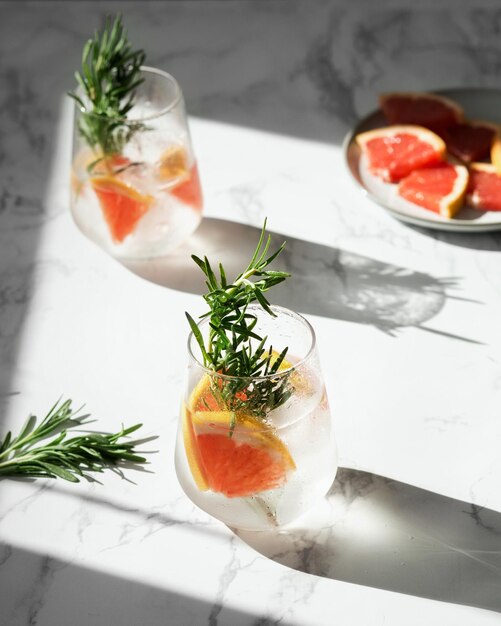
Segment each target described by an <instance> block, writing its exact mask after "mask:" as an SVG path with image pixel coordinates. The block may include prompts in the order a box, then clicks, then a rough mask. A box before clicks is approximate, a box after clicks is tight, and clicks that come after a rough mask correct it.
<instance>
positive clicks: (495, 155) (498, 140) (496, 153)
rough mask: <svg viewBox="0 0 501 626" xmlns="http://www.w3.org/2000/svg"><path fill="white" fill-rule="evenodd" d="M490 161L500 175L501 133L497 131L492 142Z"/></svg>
mask: <svg viewBox="0 0 501 626" xmlns="http://www.w3.org/2000/svg"><path fill="white" fill-rule="evenodd" d="M491 162H492V164H493V165H494V167H495V168H496V172H497V173H498V174H499V175H500V176H501V134H500V132H499V131H498V132H497V133H496V135H495V137H494V141H493V142H492V148H491Z"/></svg>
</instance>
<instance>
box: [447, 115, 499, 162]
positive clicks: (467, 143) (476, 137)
mask: <svg viewBox="0 0 501 626" xmlns="http://www.w3.org/2000/svg"><path fill="white" fill-rule="evenodd" d="M496 134H497V127H496V126H495V124H490V123H489V122H475V121H472V122H463V123H461V124H457V125H456V126H451V127H450V128H448V129H446V130H445V131H444V132H443V134H442V138H443V139H444V141H445V144H446V146H447V150H448V152H449V153H450V154H451V155H452V156H454V157H456V158H457V159H460V160H461V161H463V162H464V163H471V162H473V161H481V160H482V159H486V158H488V157H489V155H490V153H491V149H492V145H493V141H494V139H495V137H496Z"/></svg>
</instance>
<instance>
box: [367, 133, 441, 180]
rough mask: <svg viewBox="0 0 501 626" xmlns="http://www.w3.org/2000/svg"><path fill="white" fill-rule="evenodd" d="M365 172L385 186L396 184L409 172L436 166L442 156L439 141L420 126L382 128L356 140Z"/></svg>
mask: <svg viewBox="0 0 501 626" xmlns="http://www.w3.org/2000/svg"><path fill="white" fill-rule="evenodd" d="M356 141H357V144H358V145H359V146H360V149H361V151H362V154H364V155H365V157H366V159H367V163H368V167H369V170H370V171H371V172H372V173H373V174H374V175H375V176H378V177H379V178H382V179H383V180H384V181H386V182H390V183H394V182H398V181H399V180H401V179H402V178H405V177H406V176H408V175H409V174H410V173H411V172H412V171H413V170H416V169H419V168H423V167H428V166H432V165H436V164H437V163H440V162H441V161H442V160H443V158H444V155H445V143H444V142H443V140H442V139H441V138H440V137H439V136H438V135H436V134H435V133H433V132H432V131H431V130H428V129H427V128H423V127H422V126H413V125H410V124H409V125H403V126H386V127H384V128H378V129H376V130H370V131H367V132H365V133H360V134H359V135H357V137H356Z"/></svg>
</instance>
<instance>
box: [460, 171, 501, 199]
mask: <svg viewBox="0 0 501 626" xmlns="http://www.w3.org/2000/svg"><path fill="white" fill-rule="evenodd" d="M466 201H467V203H468V205H469V206H471V207H473V208H475V209H482V210H484V211H501V176H500V175H499V174H498V172H497V170H496V167H495V166H494V165H493V164H492V163H472V164H471V165H470V180H469V183H468V189H467V192H466Z"/></svg>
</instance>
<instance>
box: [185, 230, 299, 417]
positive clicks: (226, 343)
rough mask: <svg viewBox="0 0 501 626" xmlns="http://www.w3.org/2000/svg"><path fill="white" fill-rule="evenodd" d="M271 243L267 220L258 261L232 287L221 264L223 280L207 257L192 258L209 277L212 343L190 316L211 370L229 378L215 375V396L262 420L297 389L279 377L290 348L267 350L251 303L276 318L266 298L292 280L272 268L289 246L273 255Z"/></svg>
mask: <svg viewBox="0 0 501 626" xmlns="http://www.w3.org/2000/svg"><path fill="white" fill-rule="evenodd" d="M270 243H271V236H270V235H268V237H266V220H265V222H264V226H263V228H262V231H261V236H260V238H259V242H258V244H257V247H256V250H255V252H254V254H253V256H252V259H251V260H250V262H249V264H248V266H247V268H246V269H245V270H244V271H243V272H242V273H241V274H239V275H238V276H237V278H236V279H235V281H234V282H232V283H228V281H227V277H226V273H225V270H224V268H223V266H222V264H221V263H220V264H219V277H217V276H216V273H215V272H214V271H213V269H212V267H211V264H210V262H209V260H208V259H207V257H204V259H203V260H202V259H200V258H199V257H197V256H195V255H192V259H193V260H194V261H195V263H196V264H197V265H198V266H199V267H200V269H201V270H202V272H203V273H204V274H205V276H206V278H207V280H206V285H207V289H208V292H207V293H206V294H205V295H204V299H205V301H206V302H207V304H208V305H209V311H207V313H205V314H203V315H202V316H201V317H200V319H201V320H204V319H206V318H208V320H209V332H208V336H207V338H206V341H204V337H203V335H202V333H201V331H200V328H199V326H198V324H197V323H196V321H195V320H194V319H193V318H192V317H191V315H190V314H189V313H186V317H187V319H188V322H189V324H190V327H191V330H192V332H193V335H194V337H195V338H196V340H197V343H198V345H199V347H200V350H201V353H202V358H203V362H204V365H205V367H208V368H210V369H212V370H214V371H215V372H217V373H218V374H223V375H224V376H214V377H212V379H211V384H212V393H213V395H214V396H215V397H216V398H217V399H218V401H219V403H220V404H221V405H222V406H224V407H226V408H227V410H229V411H233V412H239V411H245V412H246V413H250V414H252V415H255V416H257V417H259V418H261V419H266V416H267V415H268V413H269V412H270V411H272V410H273V409H275V408H277V407H278V406H280V405H282V404H284V403H285V402H286V401H287V400H288V399H289V397H290V396H291V393H292V391H293V389H292V386H291V384H290V381H289V376H288V375H287V374H286V373H285V374H282V373H281V375H280V376H273V375H274V374H276V373H277V372H278V370H279V368H280V366H281V365H282V363H283V361H284V358H285V355H286V354H287V350H288V348H284V349H283V350H282V352H281V353H280V354H277V353H276V352H275V351H274V350H273V346H272V345H270V346H267V341H268V337H261V336H260V335H259V334H258V333H257V332H256V329H255V327H256V324H257V321H258V320H257V316H256V315H255V314H254V313H252V311H250V310H249V309H248V307H249V305H250V304H251V303H254V302H257V303H258V304H259V305H260V306H261V307H262V308H263V309H264V310H265V311H266V312H267V313H268V314H269V315H272V316H273V317H275V313H274V312H273V310H272V309H271V308H270V303H269V302H268V300H267V299H266V297H265V295H264V294H265V292H267V291H269V289H271V288H272V287H273V286H275V285H278V284H279V283H281V282H282V281H284V280H285V279H286V278H288V277H289V276H290V274H288V273H287V272H283V271H278V270H272V269H267V268H268V266H269V265H270V264H271V263H272V262H273V261H274V260H275V259H276V257H277V256H278V255H279V254H280V253H281V252H282V250H283V249H284V246H285V242H284V243H283V244H282V245H281V246H280V247H279V248H278V250H276V251H275V252H274V253H273V254H271V255H270V256H267V255H268V251H269V248H270ZM251 278H255V279H257V280H251ZM225 376H228V377H231V378H225Z"/></svg>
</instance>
